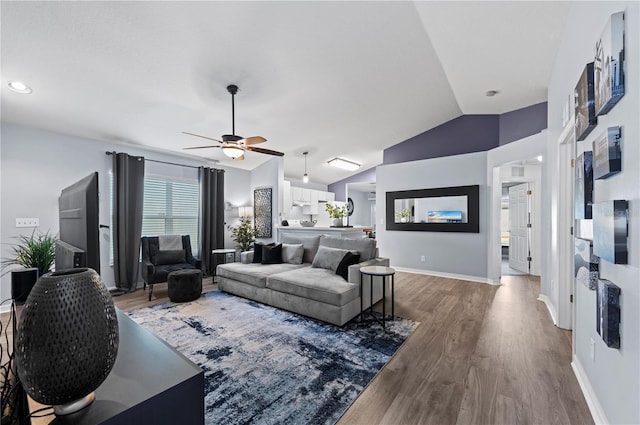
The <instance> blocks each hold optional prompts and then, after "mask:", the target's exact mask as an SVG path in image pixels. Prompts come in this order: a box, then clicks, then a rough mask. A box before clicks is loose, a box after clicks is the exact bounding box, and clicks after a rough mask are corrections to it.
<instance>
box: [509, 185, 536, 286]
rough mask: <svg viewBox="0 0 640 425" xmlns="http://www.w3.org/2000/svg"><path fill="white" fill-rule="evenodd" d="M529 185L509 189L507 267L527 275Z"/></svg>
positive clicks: (528, 264)
mask: <svg viewBox="0 0 640 425" xmlns="http://www.w3.org/2000/svg"><path fill="white" fill-rule="evenodd" d="M529 195H530V192H529V183H523V184H519V185H517V186H511V187H510V188H509V267H510V268H512V269H514V270H518V271H521V272H524V273H529V267H530V262H529V256H530V251H529V247H530V245H529V226H530V218H531V214H530V204H529V198H530V196H529Z"/></svg>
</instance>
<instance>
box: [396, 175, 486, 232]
mask: <svg viewBox="0 0 640 425" xmlns="http://www.w3.org/2000/svg"><path fill="white" fill-rule="evenodd" d="M454 196H466V197H467V206H466V222H463V223H428V222H413V221H408V222H396V220H395V215H396V212H395V204H396V200H408V199H420V198H436V197H454ZM412 215H413V212H412ZM386 226H387V227H386V228H387V230H408V231H420V232H464V233H480V186H479V185H472V186H454V187H439V188H433V189H416V190H401V191H395V192H387V193H386Z"/></svg>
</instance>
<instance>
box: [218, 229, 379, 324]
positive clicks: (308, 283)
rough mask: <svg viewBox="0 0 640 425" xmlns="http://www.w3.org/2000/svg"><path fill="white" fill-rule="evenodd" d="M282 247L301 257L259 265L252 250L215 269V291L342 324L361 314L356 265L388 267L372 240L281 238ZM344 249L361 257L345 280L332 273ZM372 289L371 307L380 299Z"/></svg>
mask: <svg viewBox="0 0 640 425" xmlns="http://www.w3.org/2000/svg"><path fill="white" fill-rule="evenodd" d="M282 244H283V245H282V246H283V249H285V250H291V249H296V248H297V249H299V250H300V251H302V250H303V252H304V253H303V255H302V256H301V257H302V258H301V259H300V257H299V256H298V257H297V261H296V259H295V258H294V259H293V260H291V261H292V262H283V263H280V264H261V263H253V262H252V261H253V251H250V252H243V253H242V254H241V262H240V263H228V264H220V265H219V266H218V267H217V269H216V270H217V273H216V274H217V276H218V277H217V279H218V289H220V290H221V291H224V292H228V293H231V294H235V295H239V296H241V297H244V298H249V299H251V300H255V301H258V302H261V303H264V304H268V305H271V306H274V307H278V308H282V309H284V310H289V311H292V312H294V313H298V314H302V315H305V316H309V317H313V318H315V319H319V320H322V321H325V322H329V323H333V324H335V325H338V326H342V325H344V324H345V323H347V322H348V321H349V320H351V319H353V318H354V317H356V316H357V315H358V314H360V297H361V294H360V267H364V266H370V265H380V266H388V265H389V259H387V258H377V248H376V241H375V239H368V238H363V239H345V238H335V237H328V236H314V237H308V238H297V237H291V236H283V238H282ZM300 245H302V248H300ZM346 251H350V252H352V253H355V252H357V253H358V254H359V255H360V260H359V261H360V262H359V263H357V264H353V265H350V266H349V267H348V279H347V280H345V279H344V278H343V277H342V276H340V275H338V274H336V260H335V259H336V258H338V257H340V258H342V256H344V255H345V254H344V253H345V252H346ZM283 257H290V256H288V255H284V254H283ZM314 260H315V261H314ZM300 261H301V262H300ZM298 262H300V263H299V264H296V263H298ZM363 286H364V287H363V294H362V296H363V302H364V306H365V307H366V306H369V303H370V302H371V294H370V285H363ZM373 287H374V290H373V302H374V304H375V303H376V302H378V301H379V300H381V299H382V287H381V285H379V284H378V285H373Z"/></svg>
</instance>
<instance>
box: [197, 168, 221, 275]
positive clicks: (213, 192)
mask: <svg viewBox="0 0 640 425" xmlns="http://www.w3.org/2000/svg"><path fill="white" fill-rule="evenodd" d="M198 179H199V180H200V202H201V204H200V205H201V207H200V213H201V219H200V258H201V259H202V269H203V270H204V272H205V273H206V274H209V275H212V274H213V271H214V270H215V267H216V264H215V260H216V259H215V256H214V255H211V250H212V249H219V248H224V170H218V169H216V168H208V167H199V168H198Z"/></svg>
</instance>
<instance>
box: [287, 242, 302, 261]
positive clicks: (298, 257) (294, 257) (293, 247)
mask: <svg viewBox="0 0 640 425" xmlns="http://www.w3.org/2000/svg"><path fill="white" fill-rule="evenodd" d="M303 256H304V245H302V244H301V243H298V244H288V243H283V244H282V262H283V263H291V264H302V257H303Z"/></svg>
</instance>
